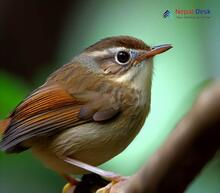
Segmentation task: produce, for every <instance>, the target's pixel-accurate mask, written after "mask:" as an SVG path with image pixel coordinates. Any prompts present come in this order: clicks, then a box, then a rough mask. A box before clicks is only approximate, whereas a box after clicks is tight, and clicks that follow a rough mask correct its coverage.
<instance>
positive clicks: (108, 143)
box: [32, 123, 134, 174]
mask: <svg viewBox="0 0 220 193" xmlns="http://www.w3.org/2000/svg"><path fill="white" fill-rule="evenodd" d="M116 129H117V132H116ZM127 131H129V128H123V127H122V128H114V125H113V124H109V125H106V124H105V125H103V124H96V123H88V124H85V125H80V126H77V127H74V128H71V129H68V130H65V131H64V132H62V133H59V134H58V135H57V136H54V137H53V139H52V140H51V139H50V140H46V139H45V140H44V141H41V142H40V143H39V142H37V143H35V144H34V145H33V146H32V152H33V154H34V155H35V156H37V157H38V158H39V159H40V160H41V161H42V162H43V163H44V164H45V165H46V166H47V167H48V168H50V169H52V170H55V171H57V172H58V173H60V174H84V173H88V172H87V171H85V170H82V169H80V168H78V167H75V166H73V165H70V164H68V163H66V162H64V161H63V159H62V158H61V157H63V156H68V157H71V158H73V159H77V160H80V161H82V162H85V163H88V164H91V165H94V166H97V165H100V164H102V163H104V162H106V161H108V160H109V159H111V158H112V157H114V156H116V155H117V154H119V153H120V152H121V151H122V150H123V149H125V148H126V147H127V145H128V144H129V143H130V141H131V140H132V139H133V138H134V136H133V137H130V138H128V137H126V135H127ZM121 135H125V136H121ZM123 139H124V140H123ZM48 142H49V143H48Z"/></svg>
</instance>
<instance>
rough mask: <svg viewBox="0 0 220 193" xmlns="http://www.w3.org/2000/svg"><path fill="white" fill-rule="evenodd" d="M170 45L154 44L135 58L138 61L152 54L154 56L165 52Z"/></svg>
mask: <svg viewBox="0 0 220 193" xmlns="http://www.w3.org/2000/svg"><path fill="white" fill-rule="evenodd" d="M172 47H173V46H171V44H163V45H160V46H154V47H152V48H151V49H150V50H148V51H146V52H145V53H143V54H141V55H140V56H139V57H138V58H137V60H138V61H139V62H140V61H142V60H144V59H147V58H151V57H153V56H155V55H157V54H160V53H163V52H166V51H167V50H169V49H170V48H172Z"/></svg>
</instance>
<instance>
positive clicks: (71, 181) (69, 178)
mask: <svg viewBox="0 0 220 193" xmlns="http://www.w3.org/2000/svg"><path fill="white" fill-rule="evenodd" d="M61 176H63V177H64V179H65V180H66V181H67V182H69V183H70V184H72V185H77V184H78V183H79V181H78V180H77V179H75V178H74V177H72V176H70V175H67V174H61Z"/></svg>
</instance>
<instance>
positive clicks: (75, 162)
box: [64, 157, 124, 182]
mask: <svg viewBox="0 0 220 193" xmlns="http://www.w3.org/2000/svg"><path fill="white" fill-rule="evenodd" d="M64 161H65V162H67V163H69V164H72V165H74V166H77V167H79V168H82V169H84V170H87V171H89V172H92V173H95V174H98V175H100V176H102V177H103V178H105V179H106V180H109V181H114V182H117V181H120V180H121V179H122V178H124V177H123V176H121V175H119V174H116V173H114V172H111V171H105V170H102V169H100V168H97V167H95V166H92V165H89V164H87V163H84V162H81V161H78V160H75V159H72V158H69V157H66V158H64Z"/></svg>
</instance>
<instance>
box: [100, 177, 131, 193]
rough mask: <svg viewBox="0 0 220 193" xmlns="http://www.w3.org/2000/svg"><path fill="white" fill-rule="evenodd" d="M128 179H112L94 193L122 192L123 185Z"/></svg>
mask: <svg viewBox="0 0 220 193" xmlns="http://www.w3.org/2000/svg"><path fill="white" fill-rule="evenodd" d="M128 179H129V177H128V176H120V177H119V176H118V177H117V178H114V179H112V181H111V182H110V183H109V184H108V185H106V186H105V187H103V188H99V189H98V190H97V191H96V193H119V192H122V189H123V188H124V185H125V183H126V182H127V180H128Z"/></svg>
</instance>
